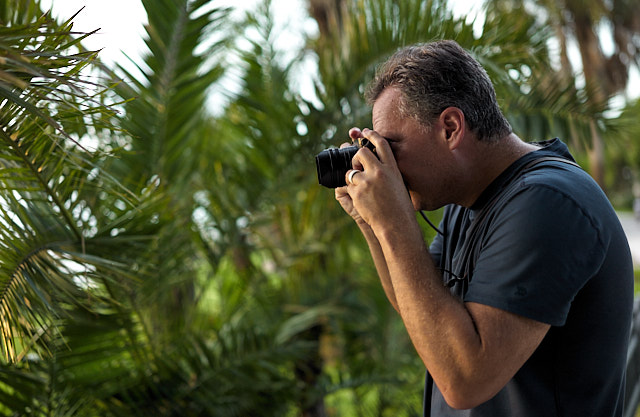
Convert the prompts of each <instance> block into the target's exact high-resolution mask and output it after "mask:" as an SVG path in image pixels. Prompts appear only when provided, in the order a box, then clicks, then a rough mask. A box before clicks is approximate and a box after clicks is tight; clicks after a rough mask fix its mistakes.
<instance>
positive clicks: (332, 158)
mask: <svg viewBox="0 0 640 417" xmlns="http://www.w3.org/2000/svg"><path fill="white" fill-rule="evenodd" d="M358 149H359V148H358V147H357V146H349V147H346V148H341V149H337V148H330V149H325V150H324V151H322V152H320V153H319V154H318V155H316V168H317V170H318V182H319V183H320V185H324V186H325V187H327V188H337V187H343V186H345V185H347V183H346V182H345V180H344V176H345V175H346V173H347V171H349V170H350V169H351V159H353V156H354V155H355V154H356V152H358Z"/></svg>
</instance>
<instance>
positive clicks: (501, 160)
mask: <svg viewBox="0 0 640 417" xmlns="http://www.w3.org/2000/svg"><path fill="white" fill-rule="evenodd" d="M475 147H476V149H475V152H474V154H475V156H474V157H473V158H471V159H470V163H471V166H470V169H469V170H468V171H467V172H468V175H467V176H466V180H467V181H466V182H467V184H468V187H467V189H468V192H467V193H466V198H464V200H463V201H461V202H460V203H459V204H460V205H462V206H465V207H471V206H472V205H473V203H475V202H476V200H477V199H478V197H480V195H481V194H482V192H483V191H484V190H485V189H486V188H487V187H488V186H489V185H490V184H491V183H492V182H493V181H494V180H495V179H496V178H497V177H498V176H499V175H500V174H502V173H503V172H504V171H505V170H506V169H507V168H508V167H509V166H511V164H513V163H514V162H515V161H517V160H518V159H520V158H521V157H523V156H524V155H526V154H528V153H530V152H533V151H535V150H538V149H539V148H538V147H537V146H535V145H531V144H528V143H525V142H523V141H522V140H520V138H518V136H516V135H515V134H513V133H511V134H509V135H507V136H505V137H504V138H502V139H500V140H499V141H496V142H492V143H484V142H476V145H475Z"/></svg>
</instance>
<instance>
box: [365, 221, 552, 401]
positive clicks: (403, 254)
mask: <svg viewBox="0 0 640 417" xmlns="http://www.w3.org/2000/svg"><path fill="white" fill-rule="evenodd" d="M414 221H415V218H414ZM373 230H374V231H375V234H376V236H379V241H380V247H381V250H382V252H383V255H384V258H385V260H386V264H387V266H388V271H389V276H390V279H391V284H392V286H393V289H394V294H395V297H396V300H397V305H398V309H399V312H400V315H401V317H402V320H403V322H404V324H405V327H406V328H407V332H408V333H409V336H410V338H411V340H412V342H413V344H414V346H415V348H416V350H417V352H418V354H419V355H420V357H421V358H422V361H423V362H424V363H425V365H426V367H427V369H428V370H429V372H430V373H431V375H432V377H433V379H434V381H435V383H436V385H438V388H439V389H440V391H441V392H442V394H443V396H444V398H445V400H446V401H447V403H448V404H449V405H450V406H452V407H454V408H472V407H475V406H477V405H479V404H482V403H483V402H485V401H487V400H489V399H491V398H492V397H493V396H494V395H496V394H497V393H498V391H500V389H502V388H503V387H504V386H505V385H506V383H507V382H508V381H509V380H510V379H511V378H512V377H513V375H515V373H516V372H517V371H518V369H520V367H522V365H523V364H524V362H525V361H526V360H527V359H528V358H529V357H530V356H531V354H532V353H533V352H534V350H535V349H536V348H537V346H538V345H539V344H540V342H541V341H542V339H543V338H544V336H545V334H546V333H547V331H548V329H549V327H550V326H549V325H547V324H544V323H540V322H537V321H534V320H531V319H527V318H524V317H522V316H518V315H516V314H512V313H509V312H507V311H504V310H500V309H497V308H494V307H490V306H486V305H483V304H477V303H462V302H461V301H460V300H458V299H457V298H454V297H453V296H452V295H451V294H450V293H449V290H448V289H447V288H445V287H444V286H443V285H442V280H441V278H440V274H439V272H438V271H437V269H436V268H435V266H434V265H433V262H432V260H431V256H430V255H429V253H428V250H427V248H426V245H425V244H424V240H423V239H422V234H421V233H420V229H419V227H418V225H417V223H416V224H415V225H413V226H412V227H410V228H409V227H406V228H402V227H400V224H396V227H389V228H384V229H383V228H380V227H378V228H376V229H373Z"/></svg>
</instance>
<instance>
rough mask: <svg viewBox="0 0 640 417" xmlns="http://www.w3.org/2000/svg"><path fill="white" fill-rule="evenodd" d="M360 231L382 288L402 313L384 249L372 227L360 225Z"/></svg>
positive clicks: (395, 307) (396, 308)
mask: <svg viewBox="0 0 640 417" xmlns="http://www.w3.org/2000/svg"><path fill="white" fill-rule="evenodd" d="M358 226H359V227H360V231H361V232H362V235H363V236H364V238H365V240H366V241H367V244H368V245H369V252H371V257H372V258H373V263H374V265H375V266H376V270H377V271H378V276H379V277H380V283H381V284H382V288H383V289H384V292H385V294H386V295H387V298H388V299H389V302H390V303H391V305H392V306H393V308H394V309H395V310H396V311H397V312H398V313H400V310H398V302H397V301H396V294H395V292H394V290H393V285H392V284H391V276H390V275H389V268H388V267H387V261H386V260H385V259H384V254H383V253H382V248H381V247H380V242H379V241H378V238H377V237H376V235H375V234H374V233H373V230H371V227H370V226H369V225H368V224H366V223H359V224H358Z"/></svg>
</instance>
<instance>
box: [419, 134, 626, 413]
mask: <svg viewBox="0 0 640 417" xmlns="http://www.w3.org/2000/svg"><path fill="white" fill-rule="evenodd" d="M540 145H542V146H543V147H542V148H541V149H540V150H538V151H535V152H532V153H530V154H527V155H525V156H524V157H522V158H521V159H519V160H518V161H516V162H515V163H514V164H513V165H512V166H510V167H509V168H508V169H507V170H505V172H503V173H502V174H501V175H500V176H499V177H498V178H497V179H496V180H495V181H494V182H493V183H492V184H491V185H490V186H489V187H488V188H487V189H486V190H485V191H484V192H483V194H482V195H481V197H480V198H479V199H478V201H477V202H476V203H475V204H474V206H473V207H471V208H468V209H467V208H464V207H460V206H448V207H446V208H445V213H444V218H443V220H442V222H441V224H440V228H439V229H440V230H442V231H443V233H444V236H441V235H438V236H437V238H436V239H434V241H433V243H432V245H431V248H430V250H431V253H432V256H433V258H434V260H435V262H436V265H439V266H440V268H441V270H442V272H443V278H444V281H445V283H446V284H447V285H448V286H449V287H450V288H451V291H452V293H454V294H457V295H458V296H460V297H461V298H462V299H463V300H464V301H470V302H476V303H481V304H485V305H489V306H493V307H497V308H500V309H503V310H506V311H509V312H512V313H515V314H519V315H522V316H525V317H528V318H531V319H534V320H537V321H540V322H544V323H547V324H550V325H551V326H552V327H551V329H550V330H549V332H548V334H547V335H546V337H545V338H544V339H543V341H542V343H541V344H540V346H539V347H538V349H537V350H536V351H535V352H534V354H533V355H532V356H531V358H530V359H529V360H528V361H527V362H526V363H525V364H524V365H523V366H522V368H521V369H520V370H519V371H518V372H517V373H516V375H515V376H514V377H513V379H512V380H511V381H509V382H508V383H507V385H506V386H505V387H504V388H503V389H502V391H500V392H499V393H498V394H497V395H496V396H495V397H494V398H492V399H491V400H489V401H487V402H486V403H484V404H482V405H480V406H478V407H476V408H474V409H471V410H454V409H452V408H450V407H449V406H448V405H447V404H446V403H445V401H444V399H443V397H442V395H441V393H440V391H439V390H438V387H437V386H436V385H435V384H433V380H432V379H431V377H430V376H429V375H427V381H426V387H425V416H429V415H430V416H431V417H441V416H474V417H475V416H486V417H501V416H518V417H527V416H532V417H533V416H535V417H540V416H544V417H553V416H563V417H564V416H580V417H585V416H603V417H604V416H607V417H611V416H621V415H622V407H623V400H624V398H623V397H624V371H625V367H626V354H627V345H628V339H629V331H630V322H631V315H632V304H633V266H632V262H631V254H630V251H629V246H628V243H627V240H626V237H625V234H624V231H623V230H622V227H621V225H620V222H619V220H618V218H617V216H616V213H615V212H614V210H613V208H612V207H611V204H610V203H609V201H608V200H607V198H606V196H605V194H604V193H603V192H602V190H601V189H600V187H598V185H597V184H596V183H595V182H594V181H593V180H592V179H591V177H589V175H587V174H586V173H585V172H584V171H582V170H581V169H580V168H578V167H575V166H573V165H569V164H566V163H563V162H556V161H547V162H543V163H540V164H538V165H536V166H535V167H533V168H530V169H525V170H524V171H522V172H521V171H520V170H521V169H522V167H524V166H526V165H527V164H528V163H529V162H531V161H533V160H535V159H537V158H540V157H547V156H553V157H563V158H566V159H571V160H572V159H573V158H572V157H571V155H570V154H569V151H568V149H567V147H566V146H565V145H564V144H563V143H562V142H561V141H560V140H558V139H555V140H552V141H548V142H544V143H541V144H540ZM489 206H492V208H491V209H490V210H486V208H487V207H489ZM483 209H485V210H484V211H483ZM481 217H484V219H485V220H483V221H482V222H480V223H479V225H480V226H479V227H477V225H476V226H474V227H473V228H471V224H472V222H473V220H474V219H475V218H481ZM470 229H473V230H470Z"/></svg>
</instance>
